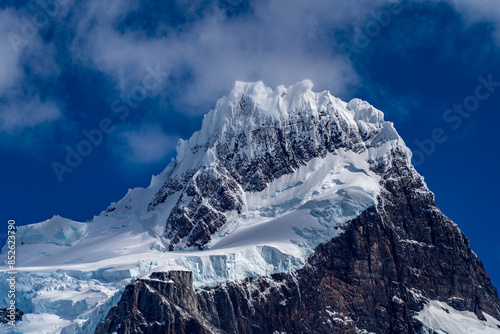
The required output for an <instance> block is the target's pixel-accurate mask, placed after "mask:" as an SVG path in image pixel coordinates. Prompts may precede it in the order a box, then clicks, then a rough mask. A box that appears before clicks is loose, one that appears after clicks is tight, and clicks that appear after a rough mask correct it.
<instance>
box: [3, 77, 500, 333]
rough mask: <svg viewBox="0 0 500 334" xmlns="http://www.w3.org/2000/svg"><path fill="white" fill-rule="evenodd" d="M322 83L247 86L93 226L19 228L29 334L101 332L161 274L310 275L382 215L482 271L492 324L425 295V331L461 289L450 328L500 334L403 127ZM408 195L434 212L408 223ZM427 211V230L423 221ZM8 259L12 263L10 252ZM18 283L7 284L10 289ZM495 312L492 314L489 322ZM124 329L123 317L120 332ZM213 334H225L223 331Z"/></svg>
mask: <svg viewBox="0 0 500 334" xmlns="http://www.w3.org/2000/svg"><path fill="white" fill-rule="evenodd" d="M312 86H313V85H312V83H311V82H310V81H307V80H306V81H303V82H301V83H297V84H295V85H293V86H291V87H288V88H285V87H284V86H279V87H277V88H276V89H275V90H273V89H271V88H268V87H266V86H264V84H263V83H262V82H256V83H243V82H236V83H235V84H234V86H233V89H232V91H231V92H230V94H229V95H228V96H226V97H224V98H222V99H220V100H219V101H218V102H217V104H216V107H215V109H214V110H212V111H210V112H209V113H208V114H207V115H206V116H205V118H204V120H203V124H202V128H201V129H200V131H198V132H196V133H194V134H193V136H192V137H191V138H190V139H189V140H180V141H179V143H178V146H177V156H176V158H175V159H173V160H172V162H171V163H170V164H169V165H168V166H167V167H166V169H165V170H164V171H163V172H162V173H161V174H160V175H158V176H154V177H153V178H152V181H151V184H150V186H149V187H148V188H135V189H132V190H129V192H128V193H127V195H126V196H125V197H124V198H123V199H121V200H120V201H119V202H117V203H112V204H111V205H110V206H109V207H108V208H107V209H106V210H105V211H103V212H102V213H101V214H100V215H99V216H96V217H94V219H93V220H92V221H91V222H88V223H81V222H75V221H72V220H69V219H65V218H62V217H57V216H55V217H53V218H51V219H49V220H47V221H44V222H42V223H38V224H33V225H28V226H22V227H20V228H19V229H18V232H17V241H18V249H17V266H18V268H17V271H18V272H19V273H18V275H17V283H18V285H17V290H18V295H17V300H18V307H19V309H21V311H23V312H24V316H23V320H22V321H20V322H18V324H17V326H16V330H18V331H19V332H24V333H31V332H35V331H38V332H44V333H59V332H63V333H77V332H82V333H87V332H93V331H94V330H95V328H96V327H97V326H98V325H99V323H100V322H101V321H102V320H103V319H104V317H105V316H106V314H108V312H109V310H110V309H111V307H112V306H114V305H116V304H117V303H118V300H120V298H122V301H123V298H124V297H122V292H123V291H124V289H125V286H127V285H128V284H130V283H131V282H133V281H134V280H135V279H137V278H140V277H143V280H141V279H139V280H138V281H137V282H139V281H144V280H147V279H148V278H147V277H150V275H151V273H152V272H159V271H162V272H167V271H169V270H170V271H175V270H177V271H185V270H188V271H192V272H193V276H192V279H193V284H194V288H201V287H204V286H210V287H213V288H216V287H217V286H218V285H220V284H225V283H227V282H240V281H242V280H244V279H245V278H258V277H261V276H266V275H270V274H275V273H297V272H300V270H305V269H303V267H304V265H305V264H306V263H307V264H308V265H307V266H306V267H308V266H310V263H311V260H310V259H312V258H315V257H318V250H317V249H316V250H315V248H316V247H317V246H318V245H320V244H321V243H324V242H327V243H329V242H330V243H331V242H333V241H332V240H337V241H338V240H342V238H345V237H346V235H349V233H348V232H346V231H349V228H351V226H352V225H353V222H355V221H356V219H358V220H359V219H360V218H359V217H361V215H363V214H364V215H366V212H368V211H369V210H374V209H373V208H377V210H378V211H377V210H376V213H377V214H378V215H379V216H380V217H383V218H382V223H381V224H385V225H384V226H390V228H389V229H390V230H391V231H393V233H395V235H397V237H395V236H394V235H392V237H393V238H395V239H397V243H398V245H406V246H404V247H423V248H429V249H431V250H429V252H430V253H429V254H430V255H428V254H427V253H425V254H423V255H422V257H425V256H430V257H431V258H432V259H433V260H432V261H431V262H433V261H437V259H438V258H439V256H441V255H442V254H441V253H436V254H434V253H432V252H433V251H434V250H432V247H434V248H436V249H437V248H439V247H437V246H436V245H435V244H436V242H438V241H437V240H440V238H439V237H436V235H435V234H436V231H437V230H439V233H440V234H450V235H452V236H453V237H451V236H448V237H447V238H448V239H450V240H451V239H453V240H455V239H457V238H458V239H459V242H460V247H458V246H457V247H458V248H457V247H455V246H454V247H455V248H453V247H451V246H450V245H448V244H447V242H448V241H447V240H448V239H446V238H445V239H446V240H445V241H443V245H444V246H446V247H450V249H454V250H457V249H459V250H460V252H462V253H463V254H465V255H463V254H462V255H463V256H466V258H467V261H468V262H467V261H466V262H464V263H469V264H470V266H472V267H473V268H474V270H475V271H477V272H478V274H477V277H476V276H474V279H473V282H474V284H477V285H479V283H480V284H482V285H483V286H485V289H486V290H485V291H486V292H478V293H477V296H476V297H475V298H476V300H477V301H481V302H482V303H483V299H488V298H489V300H490V301H489V302H488V303H484V306H481V307H480V308H477V307H476V309H473V310H471V311H473V312H474V313H473V314H479V318H478V317H477V316H476V318H475V319H474V318H473V317H471V316H469V315H468V314H465V313H459V311H464V310H465V309H467V307H468V302H466V300H467V298H468V297H466V296H463V295H462V290H460V293H458V292H456V291H455V290H453V289H452V288H450V289H449V291H446V292H443V293H442V295H440V294H439V293H436V294H429V293H423V294H422V296H421V297H418V298H420V299H419V300H421V302H420V304H419V303H417V304H418V305H420V306H422V305H424V304H426V305H428V306H426V307H425V309H424V308H423V306H422V307H420V309H422V310H421V313H418V315H417V313H415V319H418V320H415V321H417V322H418V321H420V322H421V323H424V324H425V325H426V327H425V328H427V329H429V331H430V330H431V329H432V328H434V329H436V330H438V329H439V328H438V327H439V326H441V325H439V319H444V318H443V316H441V315H438V313H439V312H441V311H440V310H439V307H438V306H439V305H442V304H439V301H438V300H441V302H445V300H444V299H446V298H451V297H452V295H453V293H455V292H456V293H457V294H459V295H457V296H456V298H462V299H463V300H464V303H463V304H460V303H458V304H460V305H462V306H463V307H458V306H457V305H458V304H453V305H454V306H456V307H457V308H458V309H460V308H463V310H462V309H460V310H456V313H447V314H451V315H450V317H452V316H454V317H456V318H457V319H458V318H459V316H460V317H462V318H467V319H466V320H467V321H468V322H471V321H472V322H474V321H475V322H474V324H475V325H474V326H478V328H483V327H484V326H485V327H484V328H488V330H490V331H493V332H499V333H500V330H499V329H498V328H495V324H496V323H495V321H496V320H494V319H495V317H496V318H497V319H498V318H499V314H500V313H499V312H498V309H497V312H496V313H495V312H493V311H492V310H494V305H496V306H497V307H499V306H500V304H498V298H497V295H496V290H494V288H493V287H492V286H491V283H490V282H489V278H486V276H487V275H486V274H485V273H484V270H483V269H482V266H480V268H479V265H480V261H479V260H477V258H475V256H472V255H471V254H472V253H471V252H470V249H469V248H468V242H467V241H466V239H465V238H464V237H463V236H462V234H461V232H460V231H459V229H458V228H457V227H456V225H455V224H453V223H452V222H450V221H449V220H448V219H447V218H446V217H444V216H442V214H441V213H440V212H439V210H438V209H437V208H435V204H434V202H433V195H432V193H431V192H430V191H429V190H428V189H427V187H426V185H425V183H424V182H423V179H422V177H420V176H419V175H418V173H417V172H416V171H415V170H414V169H413V167H412V166H411V163H410V158H411V152H410V151H409V150H408V148H407V147H406V146H405V144H404V142H403V140H402V139H401V138H400V137H399V135H398V134H397V132H396V130H395V129H394V127H393V124H392V123H390V122H387V121H385V120H384V115H383V113H382V112H381V111H379V110H377V109H375V108H374V107H372V106H371V105H369V104H368V103H367V102H364V101H361V100H358V99H354V100H352V101H350V102H349V103H345V102H343V101H341V100H339V99H337V98H335V97H333V96H332V95H331V94H330V93H329V92H327V91H324V92H320V93H317V92H313V91H312ZM403 171H404V172H403ZM405 180H408V182H407V181H405ZM396 181H397V182H396ZM410 181H411V182H410ZM409 193H411V194H412V195H411V196H414V197H415V198H418V199H419V200H421V201H422V203H423V204H422V203H421V204H419V205H418V208H417V209H415V205H413V204H412V205H413V206H412V205H409V204H408V205H409V207H410V209H408V210H409V211H412V210H413V211H412V212H411V213H410V214H408V215H407V214H406V211H405V210H407V209H406V206H405V205H406V204H404V203H402V201H403V199H402V198H399V197H398V196H403V197H404V196H406V197H408V196H410V195H408V194H409ZM411 196H410V197H411ZM408 198H409V197H408ZM398 201H401V203H402V204H401V207H399V204H398V203H399V202H398ZM408 201H409V199H408ZM419 203H420V202H419ZM408 205H407V206H408ZM389 208H391V209H389ZM408 210H407V211H408ZM415 210H416V211H415ZM419 210H420V211H422V212H425V217H427V218H425V219H427V220H425V219H424V218H422V219H420V218H418V219H417V213H418V212H420V211H419ZM382 211H383V214H382ZM399 211H405V213H404V214H401V213H400V212H399ZM416 212H417V213H416ZM422 215H423V214H422ZM397 217H399V218H397ZM398 219H399V220H398ZM419 219H420V220H422V221H420V220H419ZM384 221H385V222H384ZM424 221H426V223H425V224H424ZM370 224H371V225H370ZM370 224H369V225H370V226H373V223H370ZM436 224H438V225H439V226H441V225H442V226H441V227H439V228H438V227H435V226H434V225H436ZM375 225H376V224H375ZM445 232H446V233H445ZM379 238H380V242H382V241H383V240H385V239H384V238H382V237H380V236H379ZM458 239H457V240H458ZM373 240H375V239H372V241H373ZM394 242H396V241H394ZM377 247H379V246H377ZM380 247H381V246H380ZM394 247H396V246H394ZM397 247H399V246H397ZM401 247H403V246H401ZM440 247H441V246H440ZM398 251H400V252H401V254H405V252H406V251H407V249H406V248H404V250H398ZM358 252H359V251H358ZM367 256H370V255H367ZM398 256H399V255H398ZM471 256H472V257H471ZM422 260H423V259H422ZM441 260H443V259H441ZM0 261H2V262H4V263H6V254H5V249H4V251H3V252H2V254H1V255H0ZM464 261H465V260H464ZM438 262H439V261H438ZM441 262H442V261H441ZM460 265H462V264H460ZM324 266H325V265H321V266H319V268H321V267H324ZM450 266H451V265H450ZM457 266H459V264H457ZM476 267H477V268H476ZM4 268H5V267H4ZM301 268H302V269H301ZM414 269H415V270H417V269H418V270H423V269H421V268H420V267H419V266H417V265H415V267H414ZM318 270H319V269H318ZM424 271H425V270H424ZM6 272H7V270H6V269H2V271H1V274H0V289H2V291H3V290H4V289H6V288H7V282H6V280H5V278H6V276H7V273H6ZM313 272H314V273H317V271H313ZM406 274H407V275H411V273H406ZM294 275H295V274H294ZM315 275H316V274H315ZM419 275H422V276H425V275H424V272H422V273H419ZM485 275H486V276H485ZM312 276H314V275H312ZM389 276H390V275H389ZM389 276H388V277H389ZM293 277H295V276H293ZM290 279H291V280H293V279H292V278H290ZM394 280H396V279H394ZM299 281H300V278H299ZM400 283H401V284H403V282H402V281H401V282H400ZM469 283H470V284H472V283H471V282H469V281H467V284H469ZM169 284H170V283H169ZM405 284H406V283H405ZM415 284H417V283H415ZM457 284H459V283H458V282H457ZM129 287H130V285H129ZM407 288H408V289H410V288H411V287H409V286H408V287H407ZM415 288H417V287H416V286H415ZM419 288H420V290H422V289H421V288H422V287H419ZM433 288H434V286H433V287H431V289H433ZM128 289H129V288H128ZM6 290H8V289H6ZM6 290H5V291H6ZM410 290H411V289H410ZM410 290H408V291H410ZM415 291H417V290H415ZM474 291H475V290H474ZM419 293H420V292H419ZM409 294H410V293H408V295H409ZM414 294H415V292H414ZM299 295H300V291H299ZM395 296H396V295H395ZM1 298H2V299H0V307H6V306H7V303H8V301H9V300H8V299H7V296H6V295H2V297H1ZM197 298H200V299H202V298H203V297H201V295H199V297H197ZM396 298H400V297H397V296H396ZM415 298H417V297H415ZM426 298H427V301H426V302H422V301H423V300H424V299H426ZM401 300H402V302H405V301H403V300H404V298H403V297H401ZM433 300H435V301H433ZM313 302H314V301H313ZM406 302H409V301H406ZM120 303H121V302H120ZM495 303H496V304H495ZM464 305H465V306H464ZM449 307H450V309H453V307H452V306H449ZM482 311H484V312H489V313H490V315H488V318H486V319H485V318H484V317H482V316H481V313H480V312H482ZM200 312H201V311H200ZM331 312H337V310H331ZM195 313H196V314H198V313H199V311H196V312H195ZM200 314H201V313H200ZM435 318H437V319H438V320H436V319H435ZM203 319H205V318H203ZM460 319H461V318H460ZM471 319H472V320H471ZM107 320H109V319H108V318H107ZM119 320H120V319H119V317H118V318H116V317H115V319H114V321H115V322H117V324H116V326H118V324H119ZM205 320H206V319H205ZM205 320H204V321H205ZM462 320H463V319H462ZM482 320H485V321H482ZM206 321H208V320H206ZM256 321H257V320H256ZM351 321H352V320H351ZM443 321H444V320H443ZM457 321H458V320H457ZM460 321H461V320H460ZM464 321H465V320H464ZM107 323H108V324H111V323H112V322H111V321H110V320H109V321H108V322H107ZM436 324H438V325H436ZM499 324H500V323H499ZM207 326H208V325H207ZM235 326H236V325H235ZM370 326H372V325H371V324H368V325H366V326H365V327H359V328H362V329H365V328H372V327H370ZM436 326H437V327H436ZM481 326H483V327H481ZM355 327H356V326H355ZM4 328H6V327H5V326H4V327H0V331H2V329H4ZM207 328H211V329H210V330H213V331H214V332H217V331H218V330H219V329H220V328H219V329H217V328H216V327H213V323H212V325H210V326H208V327H207ZM235 328H236V327H235ZM356 328H358V327H356ZM359 328H358V329H359ZM408 328H409V327H408ZM443 328H444V327H443ZM464 328H467V327H464ZM115 329H116V328H115ZM276 329H277V330H278V329H279V328H278V327H276ZM100 330H103V327H102V326H101V327H100ZM231 330H234V328H233V329H231ZM320 330H321V329H320ZM441 330H444V329H441ZM207 332H210V331H207ZM236 332H237V331H236ZM256 332H258V331H256ZM264 332H265V331H264ZM360 332H361V330H360Z"/></svg>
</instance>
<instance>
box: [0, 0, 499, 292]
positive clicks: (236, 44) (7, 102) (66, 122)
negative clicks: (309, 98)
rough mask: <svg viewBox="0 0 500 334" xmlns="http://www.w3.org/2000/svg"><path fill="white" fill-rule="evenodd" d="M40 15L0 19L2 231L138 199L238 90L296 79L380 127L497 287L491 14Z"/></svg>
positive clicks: (17, 6) (331, 1)
mask: <svg viewBox="0 0 500 334" xmlns="http://www.w3.org/2000/svg"><path fill="white" fill-rule="evenodd" d="M40 3H42V4H43V3H45V2H40ZM46 3H47V4H48V5H47V6H41V5H40V4H39V3H37V2H36V1H13V0H12V1H10V0H7V1H3V2H2V3H1V4H0V155H1V159H2V160H1V161H2V163H1V165H0V175H1V176H0V177H1V179H0V181H1V187H0V203H1V204H0V208H1V211H0V213H1V217H0V220H1V222H0V225H1V228H2V229H3V230H4V231H6V224H7V220H8V219H12V218H14V219H16V221H17V223H18V224H19V225H24V224H30V223H35V222H39V221H42V220H45V219H48V218H50V217H52V216H53V215H54V214H58V215H61V216H64V217H68V218H72V219H75V220H79V221H86V220H90V219H92V217H93V215H97V214H99V212H100V211H102V210H104V209H105V208H106V207H107V206H108V204H109V203H111V202H112V201H117V200H119V199H120V198H121V197H122V196H123V195H124V194H125V193H126V191H127V189H128V188H133V187H136V186H147V185H148V184H149V181H150V178H151V175H153V174H157V173H159V172H160V171H161V170H162V169H163V168H164V167H165V166H166V164H167V163H168V162H169V161H170V159H171V158H172V156H173V153H174V151H175V143H176V141H177V139H178V138H188V137H189V136H190V135H191V133H192V132H194V131H196V130H197V129H198V128H199V127H200V124H201V119H202V117H203V114H205V113H206V112H207V111H208V110H209V109H210V108H211V107H213V105H214V103H215V101H216V100H217V99H218V98H219V97H221V96H222V95H224V94H226V93H227V92H228V91H229V89H230V87H231V84H232V82H233V81H234V80H243V81H256V80H263V81H264V82H265V83H266V84H267V85H269V86H273V87H276V86H277V85H279V84H285V85H289V84H293V83H295V82H298V81H301V80H303V79H306V78H308V79H311V80H312V81H313V82H314V83H315V89H316V90H324V89H328V90H330V91H331V92H332V93H333V94H334V95H336V96H339V97H340V98H342V99H344V100H350V99H351V98H354V97H359V98H362V99H365V100H367V101H369V102H370V103H371V104H373V105H374V106H376V107H377V108H379V109H381V110H382V111H384V112H385V114H386V119H388V120H391V121H393V122H394V123H395V125H396V128H397V130H398V132H399V133H400V135H401V136H402V137H403V139H404V140H405V142H406V143H407V145H408V146H409V147H410V148H411V149H412V150H413V151H414V152H415V156H414V157H415V159H414V163H415V165H416V168H417V170H418V171H419V172H420V173H421V174H422V175H423V176H424V177H425V180H426V182H427V183H428V185H429V187H430V189H431V190H432V191H433V192H434V193H435V194H436V201H437V204H438V206H439V207H440V209H442V211H443V212H444V213H445V214H446V215H448V216H449V217H450V218H451V219H453V220H454V221H455V222H456V223H457V224H458V225H459V227H460V228H461V229H462V230H463V231H464V232H465V234H466V236H467V237H468V238H469V239H470V241H471V245H472V248H473V250H474V251H475V252H476V253H477V254H478V256H479V257H480V259H481V260H483V262H484V265H485V267H486V270H487V271H488V272H489V273H490V274H491V276H492V279H493V282H494V284H495V285H496V286H497V287H500V269H499V268H500V243H499V242H498V239H499V235H500V224H499V223H500V221H499V220H500V219H499V218H498V217H499V216H498V214H497V207H498V200H499V195H498V189H500V178H499V177H498V176H497V173H498V170H499V167H498V166H499V164H500V149H499V147H498V146H499V139H498V133H499V130H498V128H499V124H500V51H499V43H500V6H499V5H498V4H497V3H496V1H495V0H489V1H488V0H484V1H474V0H447V1H445V0H443V1H412V2H402V3H400V2H398V1H387V0H351V1H340V0H328V1H327V0H316V1H299V0H287V1H284V0H271V1H263V0H262V1H261V0H255V1H245V0H220V1H209V0H200V1H194V2H193V1H186V0H178V1H151V0H149V1H141V2H139V1H131V0H121V1H105V2H103V1H97V0H89V1H86V2H84V3H81V2H76V1H72V0H59V1H55V2H51V1H47V2H46ZM42 7H45V8H42ZM88 137H90V138H92V140H93V144H92V145H91V146H86V145H85V144H82V142H83V141H86V140H87V139H88ZM73 150H80V151H81V152H85V153H86V154H87V155H86V156H85V157H83V158H82V159H81V161H80V159H75V158H74V157H72V158H70V162H71V164H72V166H71V167H66V169H65V168H64V167H61V166H62V165H66V166H68V164H67V161H66V159H67V156H68V154H70V153H68V152H72V151H73ZM70 155H71V154H70ZM71 159H73V160H71ZM54 168H56V170H57V171H58V172H55V171H54ZM70 170H71V171H70ZM0 235H1V236H2V238H4V237H5V235H4V233H2V232H1V231H0Z"/></svg>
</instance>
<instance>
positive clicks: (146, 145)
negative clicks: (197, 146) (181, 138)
mask: <svg viewBox="0 0 500 334" xmlns="http://www.w3.org/2000/svg"><path fill="white" fill-rule="evenodd" d="M117 137H118V141H119V144H118V145H117V146H116V147H115V152H116V153H118V155H120V156H124V157H125V158H126V160H127V161H128V162H130V163H133V164H148V163H154V162H158V161H162V160H163V159H165V157H166V156H167V155H168V154H170V153H172V151H173V150H174V148H175V143H176V142H177V139H178V138H175V137H171V136H167V135H165V134H164V133H163V131H162V130H161V129H160V128H159V127H158V126H151V125H146V126H142V127H141V128H139V129H135V130H132V131H123V132H121V133H120V134H118V136H117Z"/></svg>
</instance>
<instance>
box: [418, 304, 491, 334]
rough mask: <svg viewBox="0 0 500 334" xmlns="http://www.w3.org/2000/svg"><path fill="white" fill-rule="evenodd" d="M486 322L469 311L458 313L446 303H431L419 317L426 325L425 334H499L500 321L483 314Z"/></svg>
mask: <svg viewBox="0 0 500 334" xmlns="http://www.w3.org/2000/svg"><path fill="white" fill-rule="evenodd" d="M483 316H484V318H485V319H484V320H480V319H479V318H478V317H477V315H476V314H474V313H473V312H469V311H457V310H455V309H454V308H453V307H451V306H449V305H448V304H446V303H444V302H440V301H437V300H432V301H430V302H429V303H428V304H427V305H426V306H425V308H424V309H423V310H422V311H421V312H420V313H419V314H418V315H417V317H416V318H417V319H418V320H420V321H421V322H422V323H423V324H424V326H425V327H424V330H423V333H429V334H431V333H436V334H445V333H453V334H498V333H500V321H498V320H496V319H495V318H493V317H492V316H490V315H488V314H485V313H483Z"/></svg>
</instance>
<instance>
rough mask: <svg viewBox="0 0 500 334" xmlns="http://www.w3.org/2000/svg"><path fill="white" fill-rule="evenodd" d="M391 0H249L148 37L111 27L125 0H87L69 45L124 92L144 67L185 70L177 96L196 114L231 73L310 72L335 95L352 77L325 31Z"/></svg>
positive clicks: (268, 78)
mask: <svg viewBox="0 0 500 334" xmlns="http://www.w3.org/2000/svg"><path fill="white" fill-rule="evenodd" d="M184 2H185V1H184ZM389 2H394V1H388V0H377V1H373V0H354V1H349V2H346V1H341V0H317V1H314V2H305V1H302V0H286V1H285V0H274V1H269V2H266V1H255V2H253V3H254V8H252V13H253V14H252V15H243V16H241V17H236V18H227V17H226V16H224V15H223V14H222V12H220V11H217V10H214V11H211V12H210V13H209V14H206V15H205V16H204V17H203V18H202V19H201V20H198V21H195V22H193V23H191V24H189V25H186V26H184V27H183V29H182V30H181V31H175V30H172V29H171V30H168V32H167V33H161V34H160V33H158V34H156V35H154V36H146V34H145V33H144V32H141V31H137V30H134V27H130V29H128V30H126V31H124V32H123V31H118V30H117V29H116V26H117V22H119V21H120V20H121V19H122V18H123V17H124V16H125V15H126V13H127V11H129V10H131V9H134V10H135V7H131V5H130V4H129V2H116V1H115V2H110V3H108V2H105V3H103V2H102V1H91V2H90V3H89V4H88V7H87V8H86V9H85V14H84V15H83V19H82V18H81V17H78V18H75V19H78V20H79V22H78V28H77V37H76V38H75V39H74V42H73V44H72V46H71V51H72V53H73V55H74V57H75V58H76V59H79V60H80V61H81V62H82V63H84V64H86V65H87V66H91V67H94V68H96V69H98V70H100V71H102V72H104V73H106V74H107V75H109V76H111V77H112V78H114V80H115V81H116V82H117V83H118V86H119V88H120V89H121V90H122V91H123V92H124V93H127V91H129V90H130V89H131V88H132V87H134V86H135V85H137V84H139V83H140V82H141V80H142V79H143V77H144V75H145V74H146V70H145V68H146V67H147V66H150V67H155V66H156V65H159V66H160V68H161V69H162V71H164V72H166V73H168V74H170V75H173V74H175V73H179V71H180V69H184V70H186V71H187V72H188V73H189V74H190V77H189V81H188V84H186V86H185V87H184V89H183V91H182V94H181V95H180V96H181V98H180V99H181V100H180V102H181V103H185V104H188V105H191V106H193V107H201V108H199V110H200V112H201V113H205V112H206V109H204V108H206V107H207V105H210V104H213V102H215V101H214V99H215V98H217V97H219V96H220V95H221V94H223V93H226V92H227V90H228V89H229V88H230V86H231V84H232V82H233V81H235V80H248V81H255V80H263V81H264V82H266V84H268V85H271V86H276V85H278V84H293V83H295V82H297V81H301V80H303V79H305V78H309V79H311V80H313V81H314V82H315V85H316V87H317V89H330V90H332V91H333V93H334V94H337V95H340V94H342V93H345V91H346V89H347V87H348V86H349V85H352V84H354V83H356V82H357V80H358V77H357V74H356V72H355V71H354V69H353V68H352V66H351V64H350V62H349V61H348V60H346V59H345V58H344V57H343V56H342V55H339V54H335V53H334V52H333V49H332V43H334V38H333V37H332V35H331V33H332V32H333V31H334V30H335V29H336V28H338V27H343V26H346V25H354V24H357V23H359V22H362V21H363V20H364V19H366V17H367V15H369V13H370V11H372V10H373V9H376V8H377V7H380V6H382V5H384V4H387V3H389ZM117 4H120V5H117ZM176 84H177V83H176ZM169 88H178V87H168V85H167V86H166V87H165V89H166V91H168V89H169Z"/></svg>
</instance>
